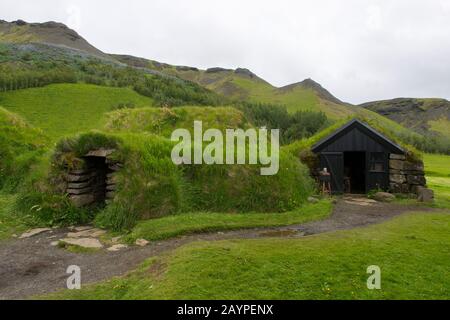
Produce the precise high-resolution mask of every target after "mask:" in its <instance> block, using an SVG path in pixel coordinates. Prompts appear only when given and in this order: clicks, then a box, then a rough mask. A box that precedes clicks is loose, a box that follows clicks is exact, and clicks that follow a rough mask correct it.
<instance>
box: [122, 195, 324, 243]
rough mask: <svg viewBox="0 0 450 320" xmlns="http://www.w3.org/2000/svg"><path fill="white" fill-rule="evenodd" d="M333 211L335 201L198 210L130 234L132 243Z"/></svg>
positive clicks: (320, 215)
mask: <svg viewBox="0 0 450 320" xmlns="http://www.w3.org/2000/svg"><path fill="white" fill-rule="evenodd" d="M330 212H331V203H330V202H329V201H325V200H324V201H321V202H319V203H318V204H305V205H304V206H303V207H301V208H299V209H296V210H293V211H289V212H284V213H210V212H194V213H186V214H178V215H173V216H168V217H164V218H160V219H151V220H144V221H140V222H139V223H138V224H137V226H136V227H134V229H133V231H132V232H131V234H129V235H128V236H127V239H128V240H129V241H130V242H134V240H136V239H139V238H144V239H147V240H161V239H167V238H172V237H176V236H180V235H185V234H192V233H201V232H212V231H219V230H236V229H244V228H257V227H274V226H287V225H292V224H299V223H304V222H308V221H312V220H319V219H323V218H325V217H327V216H328V215H329V214H330Z"/></svg>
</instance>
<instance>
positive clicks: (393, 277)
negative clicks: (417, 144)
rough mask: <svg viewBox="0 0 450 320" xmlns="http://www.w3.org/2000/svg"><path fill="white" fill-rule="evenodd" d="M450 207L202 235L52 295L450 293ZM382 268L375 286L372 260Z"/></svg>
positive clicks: (255, 296) (251, 296)
mask: <svg viewBox="0 0 450 320" xmlns="http://www.w3.org/2000/svg"><path fill="white" fill-rule="evenodd" d="M449 232H450V214H449V213H448V212H447V213H443V212H442V213H414V214H408V215H403V216H399V217H397V218H395V219H393V220H390V221H388V222H385V223H383V224H378V225H373V226H370V227H364V228H359V229H354V230H347V231H337V232H332V233H325V234H320V235H315V236H309V237H304V238H301V239H257V240H235V241H232V240H228V241H219V242H209V243H208V242H203V241H201V242H196V243H192V244H189V245H186V246H183V247H180V248H179V249H177V250H175V251H173V252H171V253H169V254H166V255H163V256H161V257H157V258H152V259H150V260H148V261H146V262H145V263H144V264H143V265H142V266H141V267H140V268H139V269H138V270H136V271H134V272H133V273H131V274H129V275H128V276H125V277H122V278H113V279H111V280H109V281H106V282H103V283H100V284H96V285H90V286H86V287H84V288H83V289H82V290H72V291H63V292H60V293H57V294H52V295H50V296H46V297H45V298H50V299H448V298H449V297H450V269H449V267H448V266H449V265H450V237H449ZM371 265H377V266H379V267H380V268H381V290H368V289H367V286H366V282H367V278H368V276H369V275H368V274H367V273H366V270H367V267H368V266H371Z"/></svg>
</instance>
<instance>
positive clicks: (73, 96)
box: [0, 83, 153, 140]
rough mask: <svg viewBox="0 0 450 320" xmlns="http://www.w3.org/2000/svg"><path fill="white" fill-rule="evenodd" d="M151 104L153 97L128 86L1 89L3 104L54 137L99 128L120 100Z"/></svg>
mask: <svg viewBox="0 0 450 320" xmlns="http://www.w3.org/2000/svg"><path fill="white" fill-rule="evenodd" d="M121 103H122V104H127V103H131V104H133V105H134V106H135V107H145V106H152V104H153V102H152V99H150V98H147V97H144V96H141V95H139V94H138V93H136V92H135V91H133V90H132V89H128V88H111V87H101V86H96V85H89V84H81V83H79V84H53V85H48V86H45V87H42V88H32V89H24V90H16V91H10V92H2V93H0V105H2V106H3V107H5V108H6V109H8V110H10V111H12V112H15V113H18V114H19V115H21V116H23V117H24V118H25V119H27V120H28V121H29V122H30V123H31V124H32V125H34V126H35V127H38V128H41V129H43V130H44V132H45V133H46V134H47V135H48V136H50V137H51V138H52V139H53V140H56V139H58V138H60V137H61V136H63V135H68V134H74V133H77V132H82V131H87V130H90V129H99V128H100V127H101V120H102V117H103V114H104V113H106V112H109V111H112V110H113V109H114V108H115V107H117V106H118V105H119V104H121Z"/></svg>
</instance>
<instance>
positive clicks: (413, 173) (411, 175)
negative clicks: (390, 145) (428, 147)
mask: <svg viewBox="0 0 450 320" xmlns="http://www.w3.org/2000/svg"><path fill="white" fill-rule="evenodd" d="M425 185H426V180H425V172H424V166H423V162H422V161H414V162H413V161H409V160H407V159H406V157H405V155H400V154H391V155H390V156H389V188H390V191H391V192H393V193H415V194H417V193H418V187H419V186H422V187H423V186H425Z"/></svg>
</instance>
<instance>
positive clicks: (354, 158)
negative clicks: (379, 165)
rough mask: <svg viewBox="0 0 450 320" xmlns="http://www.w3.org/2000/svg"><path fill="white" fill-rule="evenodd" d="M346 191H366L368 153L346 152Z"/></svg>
mask: <svg viewBox="0 0 450 320" xmlns="http://www.w3.org/2000/svg"><path fill="white" fill-rule="evenodd" d="M344 192H346V193H366V153H365V152H363V151H361V152H359V151H358V152H344Z"/></svg>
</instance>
